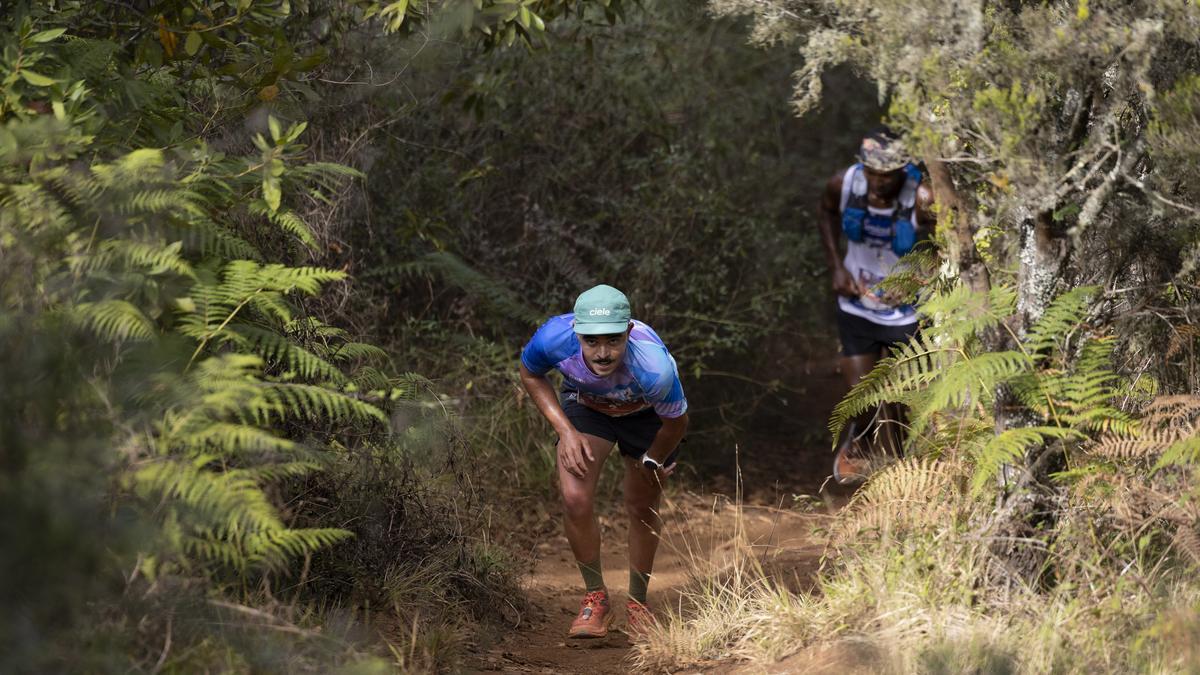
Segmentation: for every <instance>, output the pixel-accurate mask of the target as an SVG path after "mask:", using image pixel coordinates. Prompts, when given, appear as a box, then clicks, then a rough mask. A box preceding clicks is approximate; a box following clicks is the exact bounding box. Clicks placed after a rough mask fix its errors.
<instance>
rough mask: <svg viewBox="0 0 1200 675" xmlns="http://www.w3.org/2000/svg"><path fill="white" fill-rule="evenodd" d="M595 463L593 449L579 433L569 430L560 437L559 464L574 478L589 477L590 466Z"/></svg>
mask: <svg viewBox="0 0 1200 675" xmlns="http://www.w3.org/2000/svg"><path fill="white" fill-rule="evenodd" d="M595 461H596V458H595V457H594V456H592V449H591V447H589V446H588V443H587V441H586V440H585V439H584V438H583V435H582V434H580V433H579V432H578V431H575V429H569V430H568V431H567V432H566V433H563V434H559V435H558V463H559V465H561V466H562V467H563V468H565V469H566V470H567V471H568V472H569V473H570V474H571V475H572V476H576V477H578V478H583V477H584V476H586V475H587V472H588V464H589V463H592V462H595Z"/></svg>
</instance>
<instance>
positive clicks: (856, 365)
mask: <svg viewBox="0 0 1200 675" xmlns="http://www.w3.org/2000/svg"><path fill="white" fill-rule="evenodd" d="M858 160H859V162H858V163H857V164H855V165H853V166H851V167H849V168H848V169H846V170H845V171H842V172H839V173H837V174H835V175H834V176H833V177H832V178H830V179H829V182H828V183H826V185H825V191H824V192H823V193H822V195H821V207H820V210H819V215H818V218H817V227H818V229H819V230H820V231H821V242H822V244H823V245H824V249H825V261H826V263H828V265H829V271H830V272H831V273H832V274H833V290H834V292H835V293H836V294H837V296H838V299H837V301H838V308H837V324H838V336H839V338H840V339H841V343H842V359H841V367H842V374H843V376H844V377H845V378H846V384H847V385H848V386H851V387H853V386H854V385H855V384H857V383H858V381H859V380H860V379H862V378H863V376H864V375H866V374H867V373H869V372H871V369H872V368H874V367H875V364H876V363H877V362H878V361H879V359H880V358H882V357H883V356H884V355H885V354H886V353H887V350H888V348H889V347H891V346H892V345H895V344H898V343H902V342H905V341H907V340H908V339H909V338H910V337H912V336H913V334H915V333H916V331H917V315H916V309H915V308H914V307H913V306H912V305H911V304H906V302H905V300H907V299H898V298H893V297H889V296H888V295H887V294H885V293H883V292H881V291H880V290H879V288H878V284H879V282H881V281H883V279H884V278H885V277H887V275H889V274H891V272H892V269H893V268H895V267H896V265H897V263H898V262H899V260H900V257H901V256H903V255H904V254H906V253H908V252H909V251H911V250H912V249H913V246H914V245H916V242H917V241H918V240H919V239H924V238H926V237H928V236H929V235H930V233H932V232H933V229H934V226H935V225H936V224H937V220H936V217H935V215H934V213H933V211H932V206H933V193H932V192H931V191H930V190H929V188H928V187H926V186H925V185H923V184H922V182H921V172H920V170H919V169H917V167H916V166H915V165H913V164H912V162H910V161H909V159H908V157H907V154H906V152H905V149H904V146H903V144H902V143H901V141H900V140H899V139H898V138H897V137H896V136H895V135H894V134H893V133H892V132H891V131H890V130H888V129H878V130H875V131H872V132H871V133H869V134H867V135H866V137H864V138H863V140H862V145H861V146H860V148H859V152H858ZM843 232H844V233H845V234H846V239H847V242H846V256H845V258H842V257H841V254H840V253H839V251H838V238H839V237H838V235H839V233H843ZM889 407H892V406H889ZM892 417H893V421H895V422H898V421H899V420H897V419H894V418H896V417H898V415H893V416H892ZM874 418H875V414H874V411H872V412H867V413H864V414H863V415H860V416H859V417H858V418H856V419H854V420H851V421H850V423H849V424H847V425H846V430H845V432H844V433H843V437H842V439H841V442H840V443H839V444H838V449H837V455H836V456H835V457H834V463H833V477H834V479H835V480H837V482H839V483H841V484H843V485H846V484H852V483H857V482H860V481H862V480H864V479H865V478H866V477H867V475H868V474H869V473H870V460H869V458H868V457H867V456H866V453H865V452H864V450H865V448H862V447H860V446H859V444H858V443H856V440H857V439H866V440H865V444H867V445H869V442H870V439H871V437H872V436H875V435H876V434H878V436H879V437H880V439H881V440H882V441H883V445H884V446H888V445H890V447H885V449H886V450H888V451H890V452H893V453H895V452H898V451H899V438H900V430H899V429H898V428H894V429H878V428H874V425H873V424H872V423H873V422H876V421H878V420H876V419H874ZM890 426H895V425H890Z"/></svg>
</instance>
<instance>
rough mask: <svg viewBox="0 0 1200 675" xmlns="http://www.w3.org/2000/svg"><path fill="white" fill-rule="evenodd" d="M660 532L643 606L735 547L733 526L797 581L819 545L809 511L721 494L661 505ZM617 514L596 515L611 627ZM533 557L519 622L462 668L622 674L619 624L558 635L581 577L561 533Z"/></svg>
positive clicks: (618, 579) (618, 566) (617, 597)
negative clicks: (602, 633) (590, 636)
mask: <svg viewBox="0 0 1200 675" xmlns="http://www.w3.org/2000/svg"><path fill="white" fill-rule="evenodd" d="M663 515H664V518H665V520H666V526H665V530H666V531H665V534H664V539H663V543H662V545H661V546H660V547H659V552H658V558H657V561H656V571H655V575H654V580H653V582H652V583H651V587H650V605H651V607H655V608H662V607H665V606H668V605H670V606H674V607H678V606H679V603H680V594H681V592H682V591H683V590H684V588H685V587H686V585H687V583H688V581H689V580H690V579H691V578H693V577H694V575H695V574H696V573H697V571H698V570H702V569H712V563H714V562H715V563H718V564H719V563H720V561H721V560H722V559H724V558H725V557H726V556H728V555H729V553H730V552H731V551H732V550H733V549H734V547H735V540H736V539H737V527H738V525H739V523H740V525H741V527H742V528H744V535H743V536H744V537H745V540H746V541H748V542H749V543H750V545H751V546H752V550H753V551H754V553H755V555H756V556H757V557H759V558H760V559H761V560H763V561H764V562H766V563H768V565H769V566H771V567H774V568H775V569H777V570H779V571H780V572H781V573H782V574H785V575H794V576H795V578H796V579H797V580H799V581H800V583H804V580H805V579H807V578H808V576H809V575H811V573H812V571H813V569H815V566H816V564H817V561H818V560H819V557H820V554H821V551H820V549H819V548H817V547H814V546H813V545H811V544H810V543H809V532H810V531H811V528H812V525H813V516H811V515H807V516H806V515H803V514H800V513H798V512H796V511H794V510H790V509H780V508H775V507H771V506H761V505H758V506H743V507H742V508H741V509H738V508H735V507H734V506H732V505H730V504H729V502H728V500H727V499H724V498H721V497H712V498H705V497H701V496H698V495H695V494H680V495H676V496H674V497H673V498H672V499H670V500H669V503H668V504H667V506H666V507H665V508H664V511H663ZM623 520H624V518H623V517H616V516H613V517H604V518H602V519H601V525H602V529H603V536H604V552H603V562H604V571H605V579H606V580H607V581H608V584H609V589H610V592H611V593H612V601H613V605H614V608H615V611H616V612H617V619H616V623H615V626H616V627H617V628H618V629H619V628H620V627H622V626H623V625H624V606H625V597H626V596H625V591H626V588H627V580H628V567H627V562H626V559H625V555H626V542H625V531H626V528H625V524H624V522H623ZM535 555H536V561H535V562H534V566H533V571H532V573H531V574H529V575H528V577H527V578H526V581H525V591H526V593H527V594H528V597H529V599H530V606H529V612H528V615H527V616H526V617H524V620H523V622H522V624H523V625H521V626H519V627H518V628H517V629H515V630H512V631H510V632H509V633H508V634H507V635H506V636H505V637H504V638H503V639H502V640H501V641H500V642H498V643H497V644H495V645H493V646H492V647H491V648H490V649H489V650H487V651H486V652H485V653H483V654H481V655H479V658H478V659H476V660H475V662H474V663H473V664H472V666H471V669H470V670H469V671H468V672H507V673H582V674H591V673H623V672H628V671H629V669H630V665H629V663H628V662H627V661H626V657H627V656H628V655H629V652H630V642H629V639H628V638H627V637H626V635H625V634H624V633H623V632H620V630H615V631H613V632H611V633H610V634H609V636H608V637H606V638H603V639H599V640H567V639H566V638H565V633H566V629H567V626H568V625H569V624H570V622H571V619H572V618H573V617H574V615H575V613H576V612H577V611H578V607H579V599H580V596H581V594H582V586H581V584H582V582H581V580H580V578H579V573H578V571H577V570H576V568H575V565H574V563H573V560H572V558H571V554H570V549H569V548H568V546H567V541H566V538H565V537H563V536H561V535H555V536H553V537H552V538H551V539H550V540H548V541H543V542H540V543H539V544H537V545H536V547H535Z"/></svg>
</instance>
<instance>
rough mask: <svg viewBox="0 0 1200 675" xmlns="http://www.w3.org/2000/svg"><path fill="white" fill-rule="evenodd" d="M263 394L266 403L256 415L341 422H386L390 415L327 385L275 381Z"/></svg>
mask: <svg viewBox="0 0 1200 675" xmlns="http://www.w3.org/2000/svg"><path fill="white" fill-rule="evenodd" d="M264 393H265V397H264V402H265V404H266V405H264V406H262V407H261V408H260V409H259V411H258V413H256V414H255V417H256V418H257V414H263V415H270V414H271V413H272V412H274V413H276V414H279V415H282V416H284V417H292V416H297V417H306V418H309V419H321V418H324V419H330V420H334V421H342V422H354V421H369V420H376V421H379V422H383V423H386V422H387V416H386V415H384V413H383V411H382V410H380V409H379V408H376V407H375V406H373V405H371V404H369V403H365V402H363V401H360V400H358V399H356V398H352V397H350V396H346V395H345V394H342V393H339V392H336V391H331V390H329V389H325V388H324V387H318V386H315V385H307V384H273V385H271V386H269V387H267V388H266V389H264ZM264 419H265V418H264Z"/></svg>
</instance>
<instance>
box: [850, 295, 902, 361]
mask: <svg viewBox="0 0 1200 675" xmlns="http://www.w3.org/2000/svg"><path fill="white" fill-rule="evenodd" d="M837 327H838V338H839V339H840V340H841V342H842V356H858V355H859V354H880V353H882V352H883V350H884V349H887V348H888V347H891V346H892V345H896V344H899V343H901V342H908V339H909V338H910V337H912V336H914V335H916V334H917V324H916V322H913V323H909V324H905V325H903V326H882V325H880V324H877V323H874V322H872V321H868V320H866V319H864V318H862V317H861V316H855V315H853V314H850V313H849V312H846V311H845V310H843V309H842V308H841V307H838V308H837Z"/></svg>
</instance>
